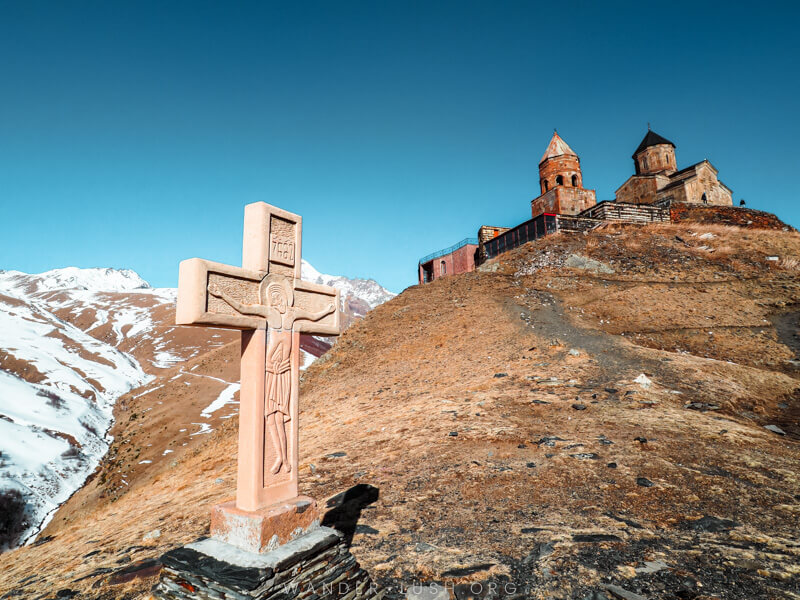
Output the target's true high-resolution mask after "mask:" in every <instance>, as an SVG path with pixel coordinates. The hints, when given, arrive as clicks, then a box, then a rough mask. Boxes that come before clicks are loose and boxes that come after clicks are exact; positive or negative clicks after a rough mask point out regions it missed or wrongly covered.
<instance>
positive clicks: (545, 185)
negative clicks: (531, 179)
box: [542, 179, 550, 192]
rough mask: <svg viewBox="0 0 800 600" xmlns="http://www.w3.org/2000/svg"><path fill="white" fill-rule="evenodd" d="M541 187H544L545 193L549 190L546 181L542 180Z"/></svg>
mask: <svg viewBox="0 0 800 600" xmlns="http://www.w3.org/2000/svg"><path fill="white" fill-rule="evenodd" d="M542 185H543V186H544V191H545V192H546V191H547V190H549V189H550V184H549V183H547V179H542Z"/></svg>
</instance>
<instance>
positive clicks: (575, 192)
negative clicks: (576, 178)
mask: <svg viewBox="0 0 800 600" xmlns="http://www.w3.org/2000/svg"><path fill="white" fill-rule="evenodd" d="M596 203H597V197H596V194H595V191H594V190H585V189H583V188H576V187H565V186H559V187H557V188H555V189H553V190H550V191H549V192H547V193H546V194H542V195H541V196H539V197H538V198H534V199H533V200H532V201H531V217H532V218H536V217H538V216H539V215H543V214H551V215H577V214H578V213H580V212H583V211H584V210H586V209H587V208H591V207H592V206H594V205H595V204H596Z"/></svg>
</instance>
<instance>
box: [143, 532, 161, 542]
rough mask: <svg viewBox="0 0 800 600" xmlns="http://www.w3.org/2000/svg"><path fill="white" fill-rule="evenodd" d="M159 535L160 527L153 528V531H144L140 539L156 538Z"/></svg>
mask: <svg viewBox="0 0 800 600" xmlns="http://www.w3.org/2000/svg"><path fill="white" fill-rule="evenodd" d="M160 537H161V530H160V529H153V531H148V532H147V533H145V534H144V537H142V539H143V540H145V541H147V540H157V539H158V538H160Z"/></svg>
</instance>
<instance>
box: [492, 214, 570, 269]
mask: <svg viewBox="0 0 800 600" xmlns="http://www.w3.org/2000/svg"><path fill="white" fill-rule="evenodd" d="M556 231H558V224H557V221H556V215H548V214H544V215H539V216H538V217H535V218H533V219H531V220H530V221H525V222H524V223H522V224H521V225H517V226H516V227H514V228H513V229H509V230H508V231H506V232H504V233H501V234H500V235H498V236H497V237H496V238H493V239H491V240H489V241H488V242H484V243H483V253H484V256H483V257H482V259H483V260H487V259H489V258H494V257H495V256H497V255H498V254H502V253H503V252H505V251H507V250H511V249H512V248H516V247H518V246H521V245H522V244H525V243H526V242H530V241H532V240H538V239H539V238H541V237H544V236H546V235H550V234H553V233H555V232H556Z"/></svg>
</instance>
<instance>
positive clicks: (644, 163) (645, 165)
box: [642, 156, 647, 170]
mask: <svg viewBox="0 0 800 600" xmlns="http://www.w3.org/2000/svg"><path fill="white" fill-rule="evenodd" d="M642 169H645V170H646V169H647V157H646V156H643V157H642Z"/></svg>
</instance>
